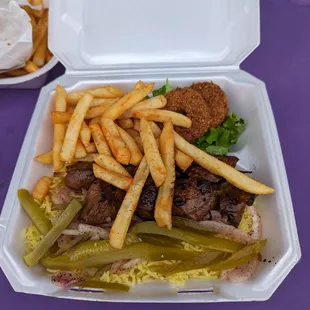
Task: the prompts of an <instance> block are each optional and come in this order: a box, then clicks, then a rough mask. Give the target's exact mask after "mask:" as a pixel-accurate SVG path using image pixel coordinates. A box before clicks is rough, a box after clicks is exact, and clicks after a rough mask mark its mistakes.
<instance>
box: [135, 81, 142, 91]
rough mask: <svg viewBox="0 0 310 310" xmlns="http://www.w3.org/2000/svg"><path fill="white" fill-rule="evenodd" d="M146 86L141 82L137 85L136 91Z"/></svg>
mask: <svg viewBox="0 0 310 310" xmlns="http://www.w3.org/2000/svg"><path fill="white" fill-rule="evenodd" d="M143 86H144V83H143V82H142V81H141V80H140V81H138V82H137V83H136V84H135V87H134V88H135V89H140V88H142V87H143Z"/></svg>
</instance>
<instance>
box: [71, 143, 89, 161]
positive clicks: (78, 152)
mask: <svg viewBox="0 0 310 310" xmlns="http://www.w3.org/2000/svg"><path fill="white" fill-rule="evenodd" d="M85 156H87V152H86V150H85V148H84V145H83V143H82V142H81V140H80V139H78V140H77V143H76V147H75V154H74V157H75V158H78V159H79V158H83V157H85Z"/></svg>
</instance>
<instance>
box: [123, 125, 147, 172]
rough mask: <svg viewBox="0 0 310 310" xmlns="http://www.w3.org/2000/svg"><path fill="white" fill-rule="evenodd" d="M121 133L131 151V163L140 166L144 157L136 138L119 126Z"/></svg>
mask: <svg viewBox="0 0 310 310" xmlns="http://www.w3.org/2000/svg"><path fill="white" fill-rule="evenodd" d="M118 131H119V134H120V136H121V138H122V139H123V141H124V142H125V144H126V145H127V147H128V149H129V151H130V155H131V156H130V164H132V165H134V166H138V165H139V164H140V162H141V160H142V158H143V155H142V153H141V152H140V149H139V147H138V146H137V144H136V142H135V140H134V139H133V138H132V137H131V135H130V134H129V133H128V132H126V131H125V130H124V129H123V128H121V127H118Z"/></svg>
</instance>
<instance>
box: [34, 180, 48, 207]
mask: <svg viewBox="0 0 310 310" xmlns="http://www.w3.org/2000/svg"><path fill="white" fill-rule="evenodd" d="M51 184H52V180H51V179H50V178H48V177H42V178H41V179H40V180H39V182H38V183H37V185H36V187H35V188H34V190H33V192H32V196H33V198H35V199H38V200H40V201H43V199H44V198H45V196H46V195H47V194H48V191H49V189H50V186H51Z"/></svg>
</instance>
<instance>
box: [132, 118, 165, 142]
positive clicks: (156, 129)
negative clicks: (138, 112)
mask: <svg viewBox="0 0 310 310" xmlns="http://www.w3.org/2000/svg"><path fill="white" fill-rule="evenodd" d="M149 123H150V125H151V129H152V132H153V135H154V137H155V138H156V139H157V138H159V137H160V135H161V129H160V128H159V127H158V125H157V124H156V123H154V122H152V121H150V122H149ZM133 129H134V130H136V131H140V120H138V119H134V120H133Z"/></svg>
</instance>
